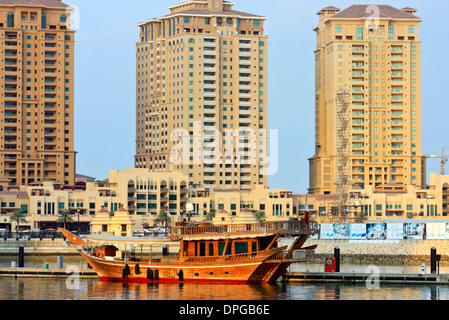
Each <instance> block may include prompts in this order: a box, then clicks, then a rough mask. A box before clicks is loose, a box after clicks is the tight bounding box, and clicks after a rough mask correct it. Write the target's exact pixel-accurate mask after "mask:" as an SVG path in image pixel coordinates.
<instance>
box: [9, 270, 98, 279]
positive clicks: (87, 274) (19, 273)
mask: <svg viewBox="0 0 449 320" xmlns="http://www.w3.org/2000/svg"><path fill="white" fill-rule="evenodd" d="M72 275H73V276H75V275H76V276H79V277H80V278H98V275H97V274H96V273H95V271H94V270H92V269H84V270H77V273H74V271H73V269H71V270H70V272H69V271H67V270H66V269H42V268H0V277H16V278H17V277H24V278H25V277H33V278H36V277H37V278H61V277H64V278H67V277H69V276H72Z"/></svg>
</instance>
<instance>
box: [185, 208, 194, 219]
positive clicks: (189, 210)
mask: <svg viewBox="0 0 449 320" xmlns="http://www.w3.org/2000/svg"><path fill="white" fill-rule="evenodd" d="M193 209H194V208H193V204H191V203H188V204H187V205H186V212H187V217H188V221H189V222H190V216H191V215H192V212H193Z"/></svg>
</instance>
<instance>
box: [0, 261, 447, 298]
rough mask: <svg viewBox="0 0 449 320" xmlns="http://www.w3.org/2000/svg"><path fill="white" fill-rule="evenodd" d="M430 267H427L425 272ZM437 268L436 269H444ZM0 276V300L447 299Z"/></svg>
mask: <svg viewBox="0 0 449 320" xmlns="http://www.w3.org/2000/svg"><path fill="white" fill-rule="evenodd" d="M14 259H16V257H14V256H11V257H1V258H0V267H1V268H8V267H9V266H10V265H11V260H14ZM56 259H57V258H56V256H44V257H42V256H26V258H25V267H37V268H44V265H45V264H49V267H50V268H53V267H55V266H56ZM69 266H76V267H78V268H86V263H85V261H84V260H83V259H82V258H81V257H78V256H65V257H64V268H67V267H69ZM323 268H324V266H323V265H322V264H320V263H303V264H294V265H292V266H291V267H290V268H289V271H290V272H301V271H302V272H305V271H310V272H315V271H323ZM378 268H379V270H380V271H381V272H392V273H402V272H404V273H420V271H421V266H419V265H385V266H378ZM341 271H342V272H369V265H362V264H343V265H342V266H341ZM428 272H429V266H427V273H428ZM448 272H449V267H448V266H441V267H440V273H448ZM72 280H73V278H72V279H66V278H14V277H1V278H0V300H4V301H7V300H9V301H11V300H16V301H24V300H46V301H52V300H94V301H99V300H104V301H107V300H115V301H118V300H121V301H128V300H143V301H167V300H168V301H188V300H196V301H224V300H225V301H226V300H229V301H232V300H239V301H300V300H303V301H311V300H316V301H349V300H359V301H362V300H363V301H367V300H371V301H373V300H377V301H390V300H449V286H446V285H386V284H380V285H379V287H378V288H372V289H369V288H368V287H367V286H366V285H363V284H348V283H281V282H277V283H275V284H271V285H245V284H195V283H182V284H179V283H159V284H154V283H151V284H143V283H119V282H102V281H99V280H98V279H79V280H78V282H77V283H75V282H73V281H72Z"/></svg>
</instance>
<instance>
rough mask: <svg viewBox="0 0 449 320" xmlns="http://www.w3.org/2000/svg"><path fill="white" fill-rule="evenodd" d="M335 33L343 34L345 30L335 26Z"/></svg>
mask: <svg viewBox="0 0 449 320" xmlns="http://www.w3.org/2000/svg"><path fill="white" fill-rule="evenodd" d="M335 32H343V28H342V27H341V25H339V24H337V25H336V26H335Z"/></svg>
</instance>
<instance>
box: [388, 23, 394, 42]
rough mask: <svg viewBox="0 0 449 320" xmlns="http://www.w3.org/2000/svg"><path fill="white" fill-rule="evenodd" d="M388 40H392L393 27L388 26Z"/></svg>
mask: <svg viewBox="0 0 449 320" xmlns="http://www.w3.org/2000/svg"><path fill="white" fill-rule="evenodd" d="M388 40H394V26H388Z"/></svg>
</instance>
